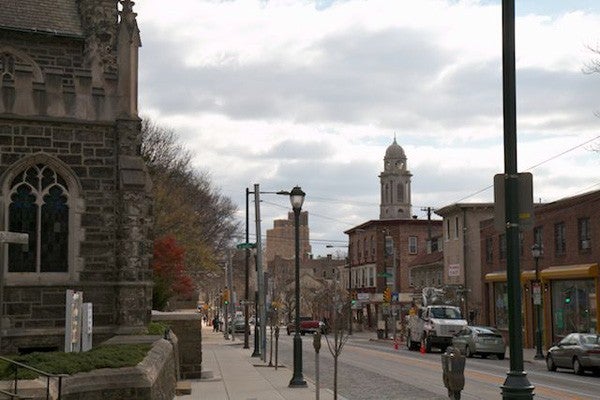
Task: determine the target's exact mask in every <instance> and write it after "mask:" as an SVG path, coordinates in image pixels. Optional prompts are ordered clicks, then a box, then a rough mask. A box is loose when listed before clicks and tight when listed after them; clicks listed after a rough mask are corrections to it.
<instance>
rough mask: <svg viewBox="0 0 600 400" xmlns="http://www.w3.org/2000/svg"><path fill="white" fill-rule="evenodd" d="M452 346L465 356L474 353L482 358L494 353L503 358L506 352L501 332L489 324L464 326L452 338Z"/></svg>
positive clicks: (470, 355) (471, 355) (500, 358)
mask: <svg viewBox="0 0 600 400" xmlns="http://www.w3.org/2000/svg"><path fill="white" fill-rule="evenodd" d="M452 346H454V347H456V348H458V349H459V350H460V351H461V353H463V354H464V355H465V356H467V357H473V356H474V355H475V354H479V355H480V356H481V357H482V358H486V357H487V356H488V355H495V356H496V357H498V359H499V360H503V359H504V354H505V352H506V343H505V342H504V338H503V337H502V334H501V333H500V332H499V331H498V330H497V329H495V328H492V327H489V326H465V327H464V328H463V329H462V330H461V331H460V332H458V333H457V334H456V335H454V337H453V338H452Z"/></svg>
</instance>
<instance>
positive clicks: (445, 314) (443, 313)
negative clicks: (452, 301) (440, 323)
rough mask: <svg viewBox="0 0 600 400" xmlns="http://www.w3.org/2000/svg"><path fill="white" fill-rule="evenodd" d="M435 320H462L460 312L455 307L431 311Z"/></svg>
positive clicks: (438, 308) (436, 308)
mask: <svg viewBox="0 0 600 400" xmlns="http://www.w3.org/2000/svg"><path fill="white" fill-rule="evenodd" d="M431 316H432V317H433V318H444V319H462V316H461V314H460V311H459V310H458V308H455V307H435V308H432V309H431Z"/></svg>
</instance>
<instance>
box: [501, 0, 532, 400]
mask: <svg viewBox="0 0 600 400" xmlns="http://www.w3.org/2000/svg"><path fill="white" fill-rule="evenodd" d="M502 72H503V73H502V78H503V79H502V83H503V105H504V107H503V111H504V169H505V174H506V175H505V186H506V190H505V202H506V218H507V223H506V244H507V257H506V274H507V294H508V332H509V342H510V371H508V373H507V376H506V380H505V381H504V384H503V385H502V398H503V399H533V388H534V387H533V385H531V384H530V383H529V380H528V379H527V374H526V373H525V372H524V371H523V338H522V332H521V285H520V279H519V278H520V276H519V275H520V268H519V201H518V180H517V179H518V176H517V111H516V83H515V82H516V77H515V75H516V74H515V2H514V0H503V1H502Z"/></svg>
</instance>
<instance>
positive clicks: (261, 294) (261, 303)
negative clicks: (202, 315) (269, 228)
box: [254, 183, 267, 361]
mask: <svg viewBox="0 0 600 400" xmlns="http://www.w3.org/2000/svg"><path fill="white" fill-rule="evenodd" d="M254 211H255V216H256V268H257V269H256V273H257V275H258V276H257V280H258V312H259V314H260V336H259V343H260V359H261V360H263V361H265V360H266V353H267V315H266V309H265V276H264V273H263V266H262V240H261V239H262V238H261V231H260V186H259V184H258V183H255V184H254Z"/></svg>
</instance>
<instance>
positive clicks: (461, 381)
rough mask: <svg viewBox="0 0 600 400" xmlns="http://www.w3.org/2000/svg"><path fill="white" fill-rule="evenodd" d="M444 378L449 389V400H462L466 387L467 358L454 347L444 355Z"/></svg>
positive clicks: (448, 349)
mask: <svg viewBox="0 0 600 400" xmlns="http://www.w3.org/2000/svg"><path fill="white" fill-rule="evenodd" d="M442 378H443V380H444V386H445V387H446V389H448V398H450V399H452V400H460V392H461V390H463V388H464V387H465V356H463V355H462V354H460V351H459V350H458V349H457V348H455V347H452V346H449V347H448V348H447V349H446V351H445V352H444V353H443V354H442Z"/></svg>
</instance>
